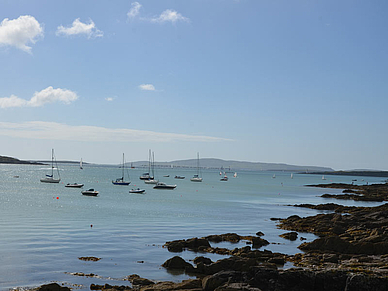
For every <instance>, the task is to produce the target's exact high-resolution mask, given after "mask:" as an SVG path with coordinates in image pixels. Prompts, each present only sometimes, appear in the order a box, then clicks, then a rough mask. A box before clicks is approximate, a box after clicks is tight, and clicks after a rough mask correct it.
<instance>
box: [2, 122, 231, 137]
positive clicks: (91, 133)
mask: <svg viewBox="0 0 388 291" xmlns="http://www.w3.org/2000/svg"><path fill="white" fill-rule="evenodd" d="M0 135H2V136H8V137H15V138H27V139H48V140H66V141H84V142H104V141H109V142H176V141H189V142H221V141H233V140H231V139H226V138H220V137H211V136H197V135H189V134H177V133H163V132H155V131H146V130H136V129H126V128H116V129H115V128H105V127H97V126H85V125H80V126H71V125H67V124H62V123H56V122H44V121H29V122H22V123H12V122H0Z"/></svg>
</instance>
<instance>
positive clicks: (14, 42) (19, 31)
mask: <svg viewBox="0 0 388 291" xmlns="http://www.w3.org/2000/svg"><path fill="white" fill-rule="evenodd" d="M41 37H42V38H43V27H42V26H41V25H40V24H39V22H38V21H37V20H36V19H35V18H34V17H33V16H30V15H22V16H19V18H17V19H13V20H9V19H8V18H5V19H4V20H3V21H2V22H1V24H0V45H7V46H14V47H16V48H18V49H21V50H23V51H25V52H28V53H31V47H30V46H28V44H30V43H31V44H34V43H36V41H37V40H38V39H39V38H41Z"/></svg>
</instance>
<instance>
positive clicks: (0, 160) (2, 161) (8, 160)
mask: <svg viewBox="0 0 388 291" xmlns="http://www.w3.org/2000/svg"><path fill="white" fill-rule="evenodd" d="M0 164H28V165H43V164H42V163H39V162H31V161H22V160H19V159H15V158H11V157H5V156H0Z"/></svg>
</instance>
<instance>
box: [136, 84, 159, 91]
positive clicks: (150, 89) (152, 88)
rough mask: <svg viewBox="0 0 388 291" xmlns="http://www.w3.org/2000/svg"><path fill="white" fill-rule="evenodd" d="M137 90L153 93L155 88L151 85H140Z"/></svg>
mask: <svg viewBox="0 0 388 291" xmlns="http://www.w3.org/2000/svg"><path fill="white" fill-rule="evenodd" d="M139 88H140V90H143V91H155V86H154V85H152V84H141V85H139Z"/></svg>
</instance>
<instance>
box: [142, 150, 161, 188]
mask: <svg viewBox="0 0 388 291" xmlns="http://www.w3.org/2000/svg"><path fill="white" fill-rule="evenodd" d="M151 175H152V176H150V178H149V179H148V180H144V183H146V184H157V183H158V182H159V181H158V180H155V179H154V176H155V156H154V153H152V159H151ZM151 177H152V178H151Z"/></svg>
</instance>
